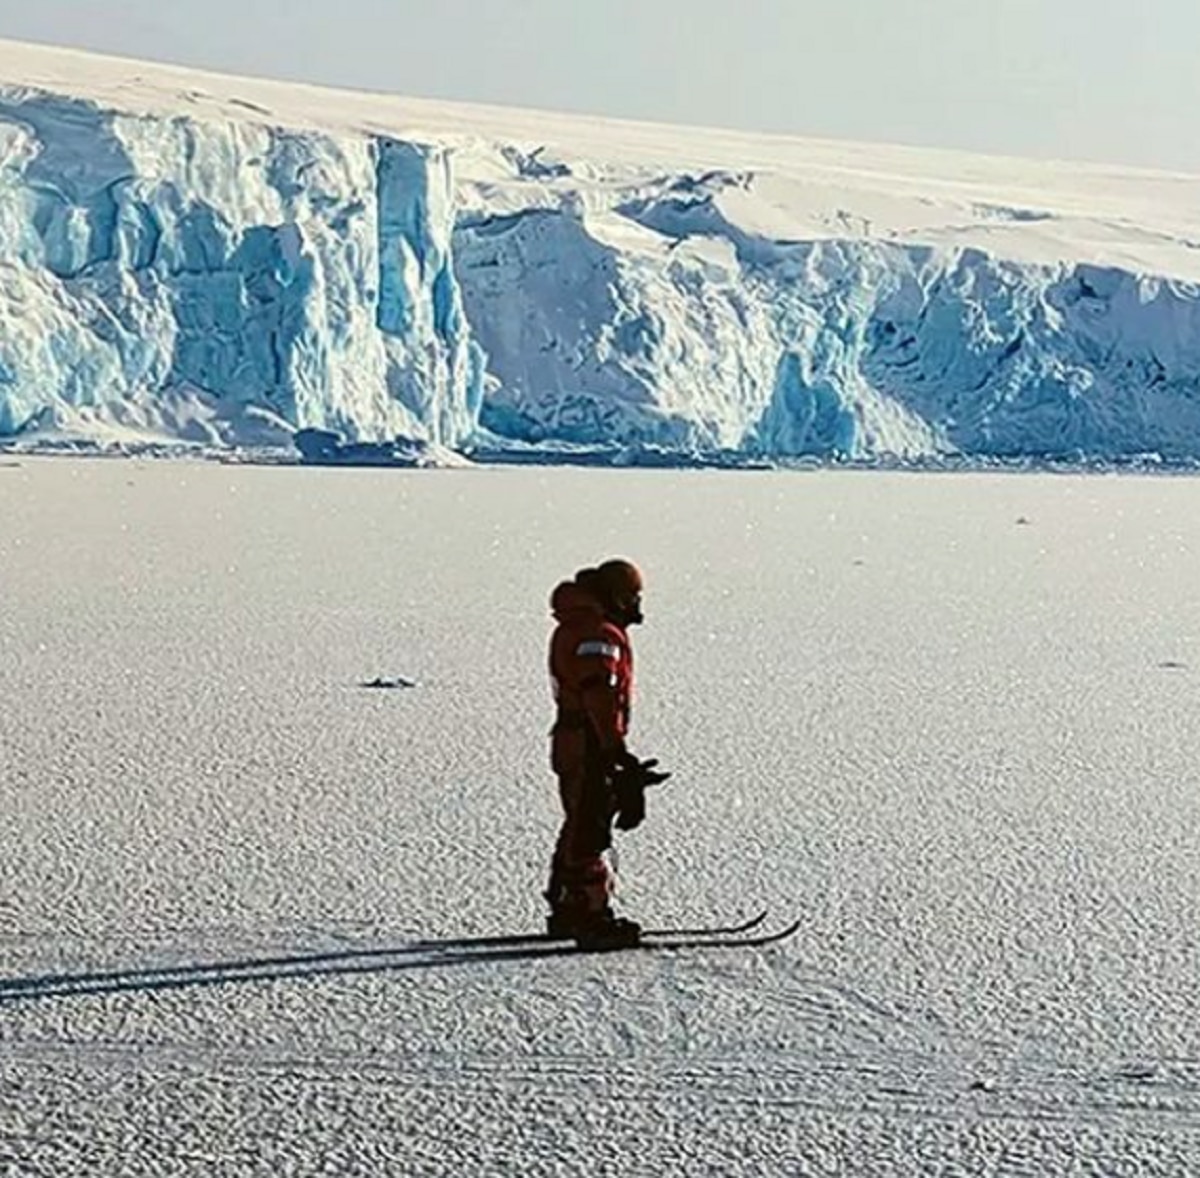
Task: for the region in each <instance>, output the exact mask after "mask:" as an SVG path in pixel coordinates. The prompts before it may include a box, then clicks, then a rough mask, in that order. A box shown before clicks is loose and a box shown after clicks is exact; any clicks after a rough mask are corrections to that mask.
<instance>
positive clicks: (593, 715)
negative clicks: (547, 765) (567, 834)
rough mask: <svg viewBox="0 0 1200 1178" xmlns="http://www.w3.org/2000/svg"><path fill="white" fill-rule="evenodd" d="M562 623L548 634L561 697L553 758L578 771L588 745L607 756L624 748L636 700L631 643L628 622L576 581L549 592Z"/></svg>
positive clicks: (556, 763) (561, 767) (607, 758)
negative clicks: (615, 616)
mask: <svg viewBox="0 0 1200 1178" xmlns="http://www.w3.org/2000/svg"><path fill="white" fill-rule="evenodd" d="M550 608H551V611H552V612H553V614H554V618H555V620H556V621H557V622H558V625H557V626H556V627H555V630H554V633H553V635H552V636H551V638H550V680H551V684H552V686H553V689H554V695H555V699H556V700H557V702H558V720H557V722H556V723H555V726H554V743H553V760H554V769H555V771H556V772H557V773H560V774H562V773H564V772H568V773H569V772H578V771H579V770H581V769H582V767H583V762H584V759H585V757H586V755H587V750H588V749H589V748H591V749H594V750H595V751H596V753H597V754H598V755H599V756H600V757H601V758H602V759H604V760H605V761H610V760H611V759H613V758H615V757H616V756H617V755H618V754H620V753H623V752H624V751H625V737H626V735H627V734H628V731H629V709H630V704H631V703H632V701H633V649H632V647H631V646H630V644H629V635H628V634H627V633H626V632H625V630H624V628H623V627H621V626H619V625H617V624H616V623H615V622H613V621H611V620H610V619H609V618H606V617H605V615H604V610H603V609H602V608H601V606H600V602H599V601H598V600H597V599H596V598H595V597H594V596H592V594H590V593H589V592H588V591H587V590H586V589H584V588H582V587H581V586H579V585H577V584H575V583H574V582H573V581H564V582H563V583H562V584H561V585H559V586H558V587H557V588H556V589H555V590H554V592H553V594H552V595H551V597H550Z"/></svg>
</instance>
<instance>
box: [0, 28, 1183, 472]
mask: <svg viewBox="0 0 1200 1178" xmlns="http://www.w3.org/2000/svg"><path fill="white" fill-rule="evenodd" d="M1198 209H1200V178H1197V177H1192V176H1185V175H1174V174H1168V173H1156V172H1148V171H1136V170H1132V169H1126V168H1116V167H1111V168H1108V167H1101V166H1097V165H1082V164H1081V165H1069V164H1062V163H1046V162H1036V161H1025V160H1015V159H994V158H987V157H978V156H971V155H966V154H960V153H951V152H936V151H928V150H914V149H904V148H889V147H880V146H871V145H863V144H852V143H826V142H819V141H808V140H799V139H786V138H779V137H771V136H762V135H752V134H735V133H731V132H722V131H710V130H700V129H695V128H672V127H663V126H656V125H649V124H632V123H621V122H615V121H607V120H601V119H589V118H583V117H578V116H557V115H553V114H538V113H531V112H524V111H515V110H500V109H490V108H486V107H471V106H462V105H455V104H450V103H438V102H428V101H416V100H407V99H400V98H390V97H386V96H380V95H370V94H356V93H348V92H345V93H344V92H338V91H331V90H321V89H318V88H315V87H309V86H300V85H294V84H284V83H276V82H266V81H256V80H253V79H243V78H235V77H226V76H219V75H213V74H205V73H199V72H196V71H191V70H185V69H180V68H177V67H165V66H156V65H152V64H149V63H141V62H129V61H122V60H119V59H113V58H104V57H98V56H94V55H88V54H81V53H75V52H69V51H64V50H54V49H47V48H42V47H35V46H29V45H20V44H17V43H13V42H0V242H2V243H3V245H4V250H3V253H4V261H3V263H0V434H4V433H8V434H13V433H17V432H20V433H21V436H22V437H23V438H24V439H25V440H26V442H28V441H30V440H35V441H44V440H46V439H50V440H57V439H61V438H62V437H63V436H85V437H98V438H99V440H101V441H105V442H111V441H113V439H114V438H115V437H118V436H122V435H120V434H118V433H116V432H114V431H121V430H124V431H132V433H130V432H126V433H125V434H124V435H123V436H124V437H125V438H126V439H129V438H133V439H135V440H136V439H137V438H139V437H144V436H146V435H150V436H155V437H169V438H174V439H177V440H182V441H186V442H190V443H194V444H203V445H218V446H221V445H224V446H228V445H232V444H239V443H248V444H252V445H260V444H265V442H266V441H274V442H275V443H276V444H278V443H279V442H280V441H281V440H283V439H286V437H287V432H288V430H289V429H294V428H297V427H315V428H322V429H331V430H335V431H337V432H339V433H341V434H342V435H344V436H345V437H346V438H348V439H350V440H352V441H380V440H387V439H390V438H391V437H393V436H395V435H402V436H405V437H410V438H418V439H421V440H425V441H429V442H432V443H434V444H437V445H444V446H449V447H456V448H461V449H466V450H470V451H472V452H474V453H483V452H494V451H495V450H497V449H501V450H502V449H504V448H506V447H512V446H521V447H525V446H529V445H532V446H534V447H535V448H542V450H543V451H545V452H549V451H553V450H554V449H555V448H557V447H561V446H563V445H588V446H602V447H612V446H617V447H626V448H628V447H640V448H646V447H651V448H655V449H656V450H665V451H666V452H668V453H670V454H673V455H676V456H677V457H679V458H680V459H683V458H686V457H687V456H693V455H696V454H698V453H710V452H721V453H732V454H735V455H745V456H747V457H762V456H765V457H767V458H770V459H787V458H792V457H797V456H804V457H808V456H816V457H818V458H844V457H849V458H852V459H856V460H870V459H874V458H877V457H879V456H889V457H898V458H901V459H920V460H928V459H930V458H937V457H939V456H948V455H962V454H965V455H970V456H985V457H993V456H1001V457H1005V458H1010V457H1014V456H1034V457H1054V458H1061V457H1066V458H1070V459H1081V458H1082V459H1096V458H1099V459H1108V458H1116V459H1126V458H1129V457H1132V456H1141V455H1153V456H1155V457H1156V458H1158V459H1165V460H1167V461H1181V462H1183V461H1186V462H1190V461H1195V460H1197V459H1200V441H1198V439H1200V390H1198V387H1197V377H1196V373H1197V371H1198V370H1200V314H1198V312H1200V301H1198V291H1200V286H1198V285H1197V284H1198V283H1200V212H1198V211H1197V210H1198ZM180 403H182V404H183V405H184V406H186V407H187V411H186V412H181V411H180V410H179V405H180ZM248 406H249V407H250V408H252V409H253V410H254V411H255V415H253V416H252V417H251V418H250V419H249V420H248V419H247V416H246V414H247V407H248ZM262 413H266V414H267V415H268V420H269V423H270V424H269V429H268V428H267V427H266V426H264V424H263V420H262V418H261V416H258V415H261V414H262ZM264 430H265V431H266V434H267V435H269V437H267V438H264Z"/></svg>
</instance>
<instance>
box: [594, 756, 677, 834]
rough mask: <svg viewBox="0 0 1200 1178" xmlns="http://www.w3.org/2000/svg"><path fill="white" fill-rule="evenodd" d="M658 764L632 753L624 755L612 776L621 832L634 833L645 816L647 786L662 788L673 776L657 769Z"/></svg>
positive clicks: (617, 820)
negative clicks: (661, 785) (641, 758)
mask: <svg viewBox="0 0 1200 1178" xmlns="http://www.w3.org/2000/svg"><path fill="white" fill-rule="evenodd" d="M657 764H658V761H657V760H656V759H654V758H651V759H650V760H648V761H639V760H638V759H637V757H635V756H634V755H633V754H632V753H624V754H622V755H621V756H620V757H619V758H618V759H617V760H616V762H615V763H614V764H613V767H612V769H611V771H610V773H609V781H610V782H611V783H612V790H613V804H614V807H615V815H616V817H615V825H616V827H617V829H618V830H633V828H634V827H635V826H640V825H641V824H642V820H643V819H644V818H645V817H646V787H647V786H650V785H660V784H662V782H664V781H666V780H667V778H668V777H670V776H671V775H670V773H663V772H662V771H661V770H658V769H655V768H654V766H655V765H657Z"/></svg>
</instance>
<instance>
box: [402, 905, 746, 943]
mask: <svg viewBox="0 0 1200 1178" xmlns="http://www.w3.org/2000/svg"><path fill="white" fill-rule="evenodd" d="M766 919H767V912H766V910H765V909H764V910H763V911H762V912H760V913H758V915H757V916H752V917H751V918H750V919H749V920H745V921H743V922H742V923H741V924H727V925H707V926H700V927H698V928H682V927H680V928H672V927H666V928H654V929H644V930H643V931H642V941H641V942H639V944H641V943H642V942H645V941H646V940H647V939H649V940H654V941H660V940H666V939H667V938H671V939H672V940H676V939H679V938H694V937H714V938H716V937H735V936H739V935H741V934H743V933H749V932H752V931H753V930H754V929H756V928H758V927H759V926H760V925H761V924H762V923H763V922H764V921H765V920H766ZM569 941H571V938H570V937H552V936H551V935H550V934H549V933H544V932H542V933H504V934H501V935H499V936H486V937H448V938H445V939H442V940H424V941H413V942H411V943H410V944H408V945H405V947H404V950H405V952H412V953H418V952H438V951H443V950H459V949H504V948H507V947H510V946H511V947H513V948H516V947H519V946H522V945H529V946H537V945H558V944H563V943H566V942H569Z"/></svg>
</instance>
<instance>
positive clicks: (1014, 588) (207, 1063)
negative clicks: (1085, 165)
mask: <svg viewBox="0 0 1200 1178" xmlns="http://www.w3.org/2000/svg"><path fill="white" fill-rule="evenodd" d="M1195 492H1196V484H1195V482H1193V481H1191V480H1185V479H1169V478H1160V479H1134V478H1126V477H1111V478H1077V477H1053V476H1028V477H1014V476H1003V475H997V476H982V475H973V476H958V475H899V474H897V475H889V474H870V475H867V474H860V473H850V472H828V473H811V474H791V475H775V474H769V473H764V474H754V475H747V474H736V473H714V472H675V473H671V472H612V471H599V470H585V471H578V470H574V471H573V470H553V471H548V470H528V469H521V470H504V469H492V470H465V471H446V472H443V473H434V474H428V473H427V474H417V473H404V472H383V471H366V470H362V471H353V470H312V469H300V468H292V467H277V468H262V467H242V466H225V465H217V464H202V463H187V462H174V463H172V462H158V463H133V462H118V461H103V460H92V461H85V460H66V459H61V460H49V459H40V460H39V459H29V458H19V459H13V458H8V459H0V507H2V510H0V748H2V749H3V759H2V760H0V779H2V786H0V1172H3V1173H6V1174H9V1173H11V1174H22V1175H23V1174H39V1175H42V1174H45V1175H51V1174H53V1175H65V1174H71V1175H83V1174H103V1175H106V1176H114V1175H121V1174H152V1173H153V1174H185V1173H186V1174H198V1173H221V1174H264V1175H266V1174H271V1175H275V1174H281V1173H294V1174H312V1173H318V1172H329V1173H342V1174H350V1173H354V1174H383V1173H391V1174H405V1175H409V1174H411V1175H422V1174H446V1175H449V1174H467V1173H471V1174H475V1173H487V1174H504V1173H513V1174H521V1175H528V1176H534V1175H542V1174H565V1173H590V1174H613V1175H616V1174H621V1175H625V1174H634V1175H642V1174H645V1175H650V1174H655V1175H657V1174H666V1173H687V1174H707V1173H711V1174H746V1175H761V1174H811V1175H837V1174H844V1175H851V1174H854V1175H858V1174H861V1175H873V1176H874V1175H904V1176H911V1175H924V1174H992V1175H997V1176H1009V1175H1064V1174H1097V1175H1099V1174H1103V1175H1117V1174H1120V1175H1125V1174H1134V1173H1146V1174H1154V1175H1179V1176H1184V1175H1194V1174H1195V1173H1197V1172H1200V1018H1198V1017H1197V1014H1198V1010H1197V998H1196V990H1195V986H1196V976H1197V974H1196V969H1197V951H1198V949H1200V934H1198V933H1197V926H1196V920H1195V913H1196V911H1197V908H1198V906H1200V789H1198V787H1200V767H1198V763H1197V760H1196V755H1195V754H1196V749H1197V747H1200V709H1198V708H1197V706H1196V704H1197V700H1196V690H1197V689H1196V682H1197V681H1196V676H1197V674H1198V673H1200V599H1198V598H1197V596H1196V592H1195V587H1196V585H1197V584H1198V583H1200V517H1198V515H1197V513H1196V511H1195V505H1194V500H1195ZM580 504H583V505H584V506H583V507H582V508H581V507H580ZM612 553H623V554H627V555H630V556H632V557H634V558H636V559H638V560H640V561H641V562H643V564H644V565H645V567H646V570H647V574H648V576H649V593H648V600H647V606H648V609H647V613H648V624H647V625H646V626H645V628H644V629H643V630H642V631H639V632H638V634H637V635H636V637H637V644H638V654H639V657H640V669H641V686H642V695H641V699H640V702H639V706H638V711H637V714H636V717H635V720H636V733H637V742H636V743H637V747H638V748H639V749H641V750H642V751H643V752H644V753H646V754H654V755H657V756H659V757H661V758H662V759H663V760H664V761H665V762H666V763H667V764H668V765H669V766H670V767H672V768H673V769H674V770H675V771H676V776H675V778H674V779H673V780H672V781H671V782H670V783H669V785H668V786H667V787H664V789H663V790H662V791H661V793H659V794H658V795H657V796H655V797H654V798H653V799H652V812H651V815H650V818H649V820H648V822H647V824H646V825H645V826H644V827H643V828H642V829H641V830H639V831H638V832H636V833H634V834H633V835H630V836H628V837H625V838H624V839H623V840H622V841H621V844H620V849H621V857H620V869H621V876H622V880H623V894H624V903H625V906H626V908H627V910H629V911H632V912H634V913H636V914H638V915H640V916H642V917H643V918H645V919H646V920H648V921H650V922H651V923H660V922H665V921H673V920H677V919H678V920H684V921H688V922H695V921H697V920H700V919H703V918H706V917H709V916H712V915H714V914H720V915H743V914H746V915H748V914H750V913H752V912H753V911H755V910H757V909H758V908H759V907H760V906H768V907H769V908H770V909H771V911H772V913H773V914H776V915H777V916H778V917H779V918H780V919H782V918H784V917H789V916H792V915H796V916H799V917H801V918H802V920H803V925H802V928H801V930H800V932H799V933H798V934H797V936H796V937H795V938H794V939H793V940H792V941H791V942H789V943H787V944H785V945H783V946H781V947H777V948H773V949H769V950H762V951H756V952H749V953H744V954H741V955H722V954H720V953H716V952H708V953H695V954H691V955H686V956H640V955H638V956H617V957H607V958H604V957H577V958H567V959H558V960H549V961H541V962H521V961H506V962H503V963H494V964H489V963H485V962H475V963H471V964H466V965H463V964H454V965H450V966H446V967H441V968H438V967H426V966H425V959H424V958H423V957H422V956H421V955H420V954H417V955H413V954H411V953H410V954H404V953H403V952H398V953H396V954H395V955H392V956H388V955H387V952H386V951H388V950H393V949H394V950H401V951H402V950H403V949H404V947H405V946H406V945H408V944H410V943H411V941H412V940H413V939H415V938H423V937H440V936H451V935H456V934H469V933H480V934H482V933H490V932H504V931H511V930H515V929H522V928H526V927H530V926H532V925H533V924H534V922H535V921H537V920H538V918H539V917H540V902H539V898H538V891H539V889H540V887H541V885H542V877H543V870H544V866H545V858H546V854H547V851H548V848H549V844H550V841H551V839H552V837H553V833H554V829H555V823H556V810H555V804H554V799H553V796H552V795H553V790H552V779H551V778H550V776H549V771H548V768H547V766H546V763H545V738H546V729H547V726H548V723H549V719H550V705H549V700H548V693H547V686H546V683H545V678H544V670H543V653H544V644H545V640H546V637H547V634H548V618H547V615H546V597H547V594H548V592H549V589H550V588H551V586H552V585H553V583H554V582H555V581H556V579H557V578H559V577H560V576H562V575H564V574H566V573H569V572H570V571H571V570H572V569H573V568H575V567H577V566H578V565H581V564H583V563H585V562H588V561H591V560H594V559H595V558H596V557H597V556H600V555H607V554H612ZM376 679H382V680H384V681H391V682H394V683H400V682H401V681H402V680H404V681H410V682H412V683H413V684H414V685H413V686H411V687H402V686H398V687H397V688H396V689H394V690H381V689H372V688H368V687H365V686H363V684H366V683H370V682H372V681H374V680H376ZM325 951H328V952H330V953H333V954H345V955H346V956H343V957H340V958H338V957H334V958H331V959H329V960H326V961H325V962H323V963H314V964H310V965H309V966H307V967H303V966H294V965H293V966H288V965H285V964H282V963H281V962H280V961H279V960H278V959H282V958H290V957H296V956H301V955H305V954H313V953H321V952H325ZM381 951H383V952H382V955H380V953H381ZM356 953H357V954H360V955H358V956H355V954H356ZM373 955H374V956H373ZM272 961H274V962H275V964H270V963H271V962H272ZM217 962H227V963H234V962H243V963H246V962H259V963H262V964H260V965H258V966H252V967H250V968H251V969H252V971H253V972H257V973H258V974H259V975H261V976H260V977H259V978H258V979H257V980H253V981H221V980H219V975H214V974H213V973H212V972H205V971H204V970H201V969H198V968H197V967H198V966H202V965H204V964H211V963H217ZM169 966H174V967H178V969H179V973H178V974H174V975H171V978H172V980H174V981H182V982H185V983H188V984H183V985H174V986H169V987H165V988H156V986H155V984H154V983H155V982H156V981H161V980H162V979H161V978H160V979H155V978H154V977H153V975H147V974H145V973H144V972H143V973H142V974H141V975H140V976H139V974H138V973H137V971H147V970H153V969H155V968H163V967H169ZM97 973H100V974H104V975H111V977H109V979H108V981H107V982H103V983H102V984H104V985H112V986H115V987H116V989H115V990H114V992H111V993H102V994H88V993H83V992H75V993H72V992H71V991H72V989H75V990H79V991H81V990H84V989H86V986H83V985H81V984H73V983H71V982H69V981H63V980H62V977H63V975H72V976H73V975H79V974H97ZM56 979H57V980H56ZM95 984H96V983H95V982H93V983H92V985H95Z"/></svg>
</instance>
